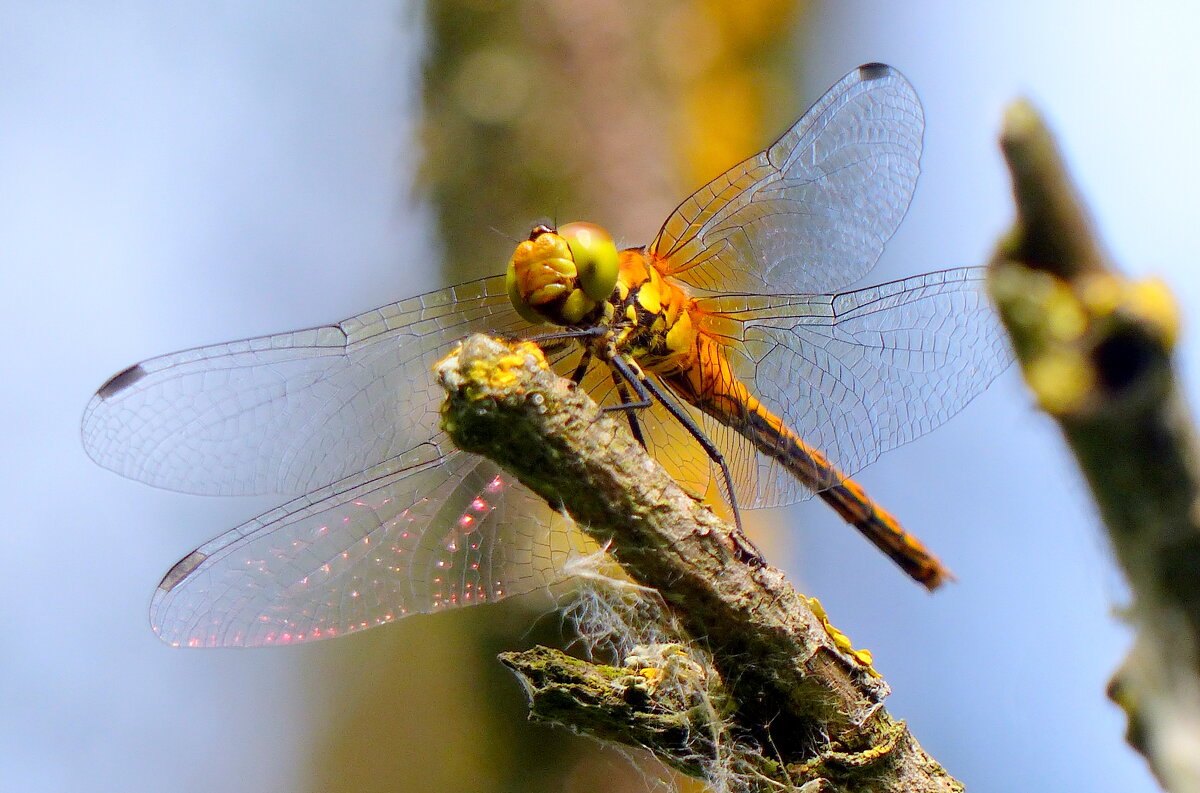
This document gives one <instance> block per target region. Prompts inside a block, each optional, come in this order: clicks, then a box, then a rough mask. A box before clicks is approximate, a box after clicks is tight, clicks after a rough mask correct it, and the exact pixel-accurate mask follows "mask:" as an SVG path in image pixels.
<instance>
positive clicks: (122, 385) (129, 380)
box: [96, 363, 147, 399]
mask: <svg viewBox="0 0 1200 793" xmlns="http://www.w3.org/2000/svg"><path fill="white" fill-rule="evenodd" d="M146 374H147V372H146V370H145V369H143V368H142V365H141V364H140V363H139V364H134V365H133V366H131V367H129V368H128V369H126V370H125V371H123V372H117V373H116V374H115V375H113V376H112V377H110V378H108V381H107V382H105V384H104V385H102V386H100V390H99V391H97V392H96V396H98V397H100V398H101V399H108V398H109V397H111V396H113V395H115V394H118V393H120V392H121V391H124V390H125V389H126V388H129V386H131V385H133V384H134V383H136V382H137V381H138V380H141V379H142V378H143V377H145V376H146Z"/></svg>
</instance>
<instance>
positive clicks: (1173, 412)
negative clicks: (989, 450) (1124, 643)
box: [990, 102, 1200, 793]
mask: <svg viewBox="0 0 1200 793" xmlns="http://www.w3.org/2000/svg"><path fill="white" fill-rule="evenodd" d="M1001 144H1002V148H1003V150H1004V154H1005V157H1006V158H1007V160H1008V164H1009V168H1010V170H1011V172H1012V178H1013V192H1014V194H1015V198H1016V204H1017V222H1016V224H1015V226H1014V228H1013V230H1012V231H1011V232H1010V233H1009V234H1008V235H1007V236H1006V238H1005V239H1004V240H1002V242H1001V243H1000V245H999V246H998V249H997V251H996V254H995V256H994V258H993V261H992V264H991V273H990V288H991V293H992V297H993V298H994V299H995V301H996V304H997V306H998V308H999V310H1000V314H1001V317H1002V318H1003V321H1004V323H1005V325H1006V326H1007V328H1008V330H1009V333H1010V335H1011V336H1012V340H1013V347H1014V350H1015V352H1016V354H1017V359H1018V361H1019V362H1020V364H1021V367H1022V370H1023V371H1024V373H1025V377H1026V380H1027V382H1028V383H1029V385H1030V387H1031V388H1032V390H1033V392H1034V395H1035V397H1036V398H1037V400H1038V402H1039V404H1040V405H1041V406H1042V407H1043V408H1044V409H1045V410H1046V411H1047V412H1048V413H1049V414H1050V415H1051V416H1053V417H1054V418H1055V419H1056V420H1057V421H1058V423H1059V426H1060V427H1061V429H1062V431H1063V435H1064V437H1065V438H1066V441H1067V443H1068V445H1069V446H1070V448H1071V450H1072V452H1073V453H1074V454H1075V457H1076V459H1077V460H1078V463H1079V465H1080V468H1081V469H1082V470H1083V473H1084V475H1085V476H1086V478H1087V481H1088V484H1089V486H1090V487H1091V491H1092V495H1093V497H1094V498H1095V500H1096V503H1097V504H1098V506H1099V509H1100V514H1101V516H1102V518H1103V519H1104V523H1105V525H1106V526H1107V528H1108V533H1109V537H1110V539H1111V541H1112V545H1113V548H1114V550H1115V551H1116V556H1117V559H1118V560H1119V561H1120V563H1121V565H1122V567H1123V568H1124V570H1125V572H1126V574H1127V576H1128V578H1129V583H1130V585H1131V587H1132V590H1133V595H1134V601H1133V604H1132V608H1131V609H1130V610H1129V616H1130V619H1131V621H1132V622H1133V623H1134V624H1135V626H1136V628H1137V631H1138V638H1137V642H1136V647H1135V650H1134V652H1133V653H1131V654H1130V656H1129V657H1128V658H1127V659H1126V661H1125V663H1124V665H1123V667H1122V669H1121V670H1120V671H1119V672H1118V673H1117V675H1116V677H1115V678H1114V681H1113V684H1112V686H1111V690H1110V693H1111V696H1112V697H1113V699H1114V700H1115V701H1116V702H1117V703H1118V704H1119V705H1121V706H1122V707H1123V708H1124V709H1125V710H1126V712H1127V713H1128V715H1129V720H1130V724H1129V732H1128V736H1127V737H1128V738H1129V740H1130V742H1131V743H1133V745H1134V746H1135V747H1136V748H1137V749H1138V750H1139V751H1141V752H1142V753H1143V754H1145V755H1146V757H1147V759H1148V760H1149V761H1150V764H1151V767H1152V768H1153V769H1154V771H1155V773H1156V774H1157V775H1158V777H1159V779H1160V781H1162V783H1163V784H1164V786H1165V787H1166V788H1167V789H1168V790H1171V791H1174V793H1182V792H1183V791H1191V792H1193V793H1200V674H1198V673H1200V470H1198V465H1200V463H1198V461H1200V445H1198V444H1197V440H1196V436H1195V430H1194V426H1193V422H1192V419H1191V417H1190V414H1189V411H1188V409H1187V407H1186V405H1185V403H1184V399H1183V397H1182V394H1181V393H1180V390H1179V387H1178V384H1177V382H1176V378H1175V374H1174V370H1173V365H1172V359H1171V353H1172V350H1173V348H1174V345H1175V343H1176V341H1177V340H1178V338H1179V311H1178V309H1177V307H1176V305H1175V301H1174V299H1173V297H1172V296H1171V294H1170V291H1169V290H1168V289H1167V287H1166V286H1165V285H1164V284H1163V283H1162V282H1161V281H1159V280H1157V279H1148V280H1141V281H1136V280H1132V279H1129V278H1127V277H1125V276H1123V275H1121V274H1120V273H1118V272H1116V270H1115V269H1114V268H1113V267H1112V265H1111V264H1110V262H1109V261H1108V258H1107V256H1106V255H1105V254H1104V252H1103V250H1102V246H1101V245H1100V243H1099V242H1098V240H1097V238H1096V237H1095V235H1094V233H1093V228H1092V223H1091V220H1090V218H1089V217H1088V214H1087V212H1086V210H1085V209H1084V208H1083V205H1082V203H1081V201H1080V200H1079V197H1078V195H1077V193H1076V191H1075V188H1074V186H1073V185H1072V184H1071V181H1070V179H1069V177H1068V175H1067V172H1066V169H1065V167H1064V165H1063V163H1062V159H1061V156H1060V155H1059V152H1058V149H1057V146H1056V145H1055V143H1054V140H1053V137H1052V136H1051V134H1050V132H1049V130H1048V129H1047V128H1046V126H1045V124H1044V123H1043V122H1042V120H1041V118H1040V117H1039V116H1038V114H1037V113H1036V111H1034V110H1033V108H1032V107H1031V106H1030V105H1029V104H1027V103H1024V102H1019V103H1016V104H1015V105H1014V106H1013V107H1012V108H1011V109H1010V110H1009V112H1008V114H1007V116H1006V119H1005V128H1004V132H1003V135H1002V139H1001Z"/></svg>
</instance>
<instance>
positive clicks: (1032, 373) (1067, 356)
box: [1025, 348, 1096, 415]
mask: <svg viewBox="0 0 1200 793" xmlns="http://www.w3.org/2000/svg"><path fill="white" fill-rule="evenodd" d="M1025 380H1026V382H1028V383H1029V387H1030V388H1031V389H1033V393H1034V395H1035V396H1036V397H1037V400H1038V404H1040V405H1041V406H1042V409H1044V410H1045V411H1047V412H1048V413H1053V414H1055V415H1063V414H1067V413H1074V412H1077V411H1079V410H1080V409H1082V408H1083V407H1084V404H1085V403H1086V400H1087V398H1088V395H1089V394H1090V393H1091V391H1092V388H1093V387H1094V385H1095V383H1096V375H1095V371H1094V370H1093V368H1092V366H1091V365H1090V364H1089V363H1088V361H1087V359H1086V358H1084V356H1083V355H1082V354H1081V353H1080V352H1079V351H1078V350H1076V349H1071V348H1059V349H1055V350H1048V351H1045V352H1043V353H1042V354H1040V355H1038V356H1037V357H1036V358H1034V359H1033V360H1031V361H1030V362H1029V363H1027V364H1026V365H1025Z"/></svg>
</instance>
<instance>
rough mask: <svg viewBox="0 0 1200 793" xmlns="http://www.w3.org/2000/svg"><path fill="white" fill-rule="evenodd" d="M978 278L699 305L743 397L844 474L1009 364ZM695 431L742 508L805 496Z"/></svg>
mask: <svg viewBox="0 0 1200 793" xmlns="http://www.w3.org/2000/svg"><path fill="white" fill-rule="evenodd" d="M984 278H985V273H984V270H983V269H982V268H964V269H958V270H945V271H941V272H934V273H926V274H924V275H918V276H914V277H912V278H906V279H904V280H901V281H894V282H892V283H887V284H880V285H878V286H872V287H869V288H866V289H860V290H857V291H853V292H846V293H844V294H839V295H796V296H780V297H756V296H745V295H743V296H737V295H727V296H722V297H719V298H712V299H704V300H701V301H699V308H700V309H701V310H702V311H704V312H710V313H711V319H710V320H709V325H710V328H711V330H712V332H714V333H717V334H719V335H720V336H721V337H723V338H724V340H725V341H728V342H730V344H729V345H728V346H727V347H726V352H727V354H728V355H729V358H730V361H731V363H732V365H733V368H734V371H735V372H736V373H737V376H738V377H739V378H741V379H742V381H743V382H745V383H746V384H747V385H748V386H749V387H750V390H751V391H752V392H753V393H754V395H755V396H757V397H758V398H759V399H760V400H761V401H762V402H763V404H764V405H765V407H766V408H767V409H768V410H770V411H771V412H772V413H774V414H775V415H776V416H779V417H780V418H782V419H783V421H784V423H785V424H786V425H787V426H789V427H790V428H791V429H792V430H793V431H794V432H796V433H797V434H798V435H799V436H800V438H801V439H802V440H803V441H805V442H806V443H807V444H809V445H810V446H812V447H815V448H816V449H817V450H819V451H821V452H823V453H824V454H825V455H826V456H827V457H828V458H829V460H830V461H831V462H832V463H833V464H834V465H835V466H836V467H837V468H838V469H840V471H841V473H842V474H845V475H846V476H850V475H853V474H854V473H856V472H857V471H859V470H860V469H862V468H863V467H864V466H866V465H868V464H870V463H871V462H873V461H874V460H875V459H876V458H878V457H879V455H880V454H882V453H883V452H886V451H888V450H889V449H894V448H895V447H897V446H899V445H901V444H903V443H907V442H908V441H911V440H913V439H914V438H918V437H920V436H921V435H924V434H925V433H927V432H929V431H930V430H932V429H934V428H935V427H937V426H939V425H941V424H942V423H943V422H944V421H946V420H947V419H949V418H950V417H951V416H953V415H954V414H955V413H957V412H958V411H959V410H961V409H962V408H963V407H964V406H965V405H966V404H967V403H968V402H970V401H971V400H972V399H973V398H975V396H977V395H978V394H980V393H981V392H982V391H983V390H984V389H985V388H987V386H988V384H989V383H991V381H992V380H993V379H995V377H996V376H997V375H998V374H999V373H1000V372H1002V371H1003V370H1004V369H1005V368H1006V367H1007V366H1008V364H1009V363H1010V362H1011V360H1012V353H1011V351H1010V348H1009V346H1008V342H1007V340H1006V338H1005V336H1004V333H1003V331H1002V329H1001V328H1000V326H999V322H998V320H997V318H996V316H995V314H994V312H993V311H992V308H991V306H990V305H989V303H988V300H987V296H986V295H985V294H984V288H983V287H984ZM706 429H707V430H708V431H709V432H710V433H711V434H712V436H713V438H714V439H715V440H716V441H717V442H718V445H719V446H721V447H722V448H723V450H724V451H725V453H726V455H727V457H728V459H729V460H730V462H731V465H732V467H733V469H734V470H733V476H734V480H735V486H736V487H737V489H738V494H739V496H740V498H741V500H742V503H743V504H745V505H746V506H776V505H780V504H788V503H791V502H794V501H797V500H799V499H802V498H807V497H808V496H810V495H812V493H811V491H809V490H807V489H805V488H804V486H802V485H801V484H800V483H799V482H798V481H797V480H796V479H795V478H794V477H793V476H791V475H790V474H789V473H787V471H785V470H784V469H783V468H781V467H780V466H779V464H778V463H777V462H776V461H774V460H773V459H770V458H768V457H766V456H764V455H760V454H757V452H755V450H754V449H753V448H752V447H751V446H750V445H749V443H748V442H747V441H745V440H744V439H743V438H742V437H741V436H740V435H738V434H737V433H736V432H734V431H732V430H731V429H730V428H728V427H726V426H724V425H721V424H719V423H717V422H715V421H712V420H706ZM830 484H833V483H832V482H830Z"/></svg>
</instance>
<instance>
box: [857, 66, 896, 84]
mask: <svg viewBox="0 0 1200 793" xmlns="http://www.w3.org/2000/svg"><path fill="white" fill-rule="evenodd" d="M891 73H892V67H891V66H888V65H887V64H886V63H864V64H863V65H862V66H859V67H858V75H859V77H862V79H863V80H879V79H882V78H884V77H887V76H888V75H890V74H891Z"/></svg>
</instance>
